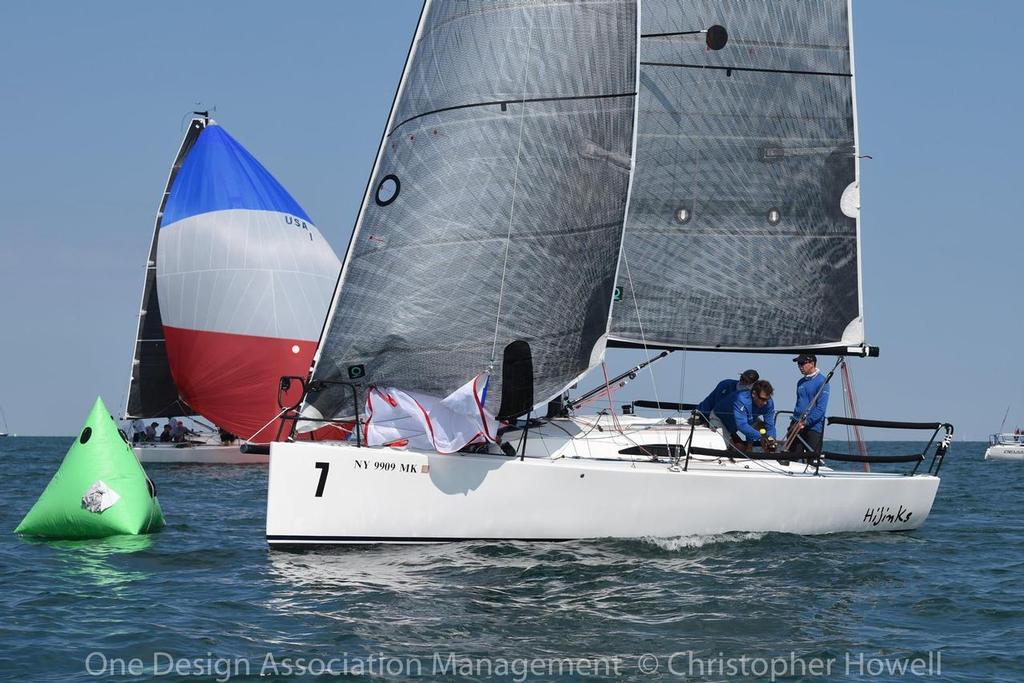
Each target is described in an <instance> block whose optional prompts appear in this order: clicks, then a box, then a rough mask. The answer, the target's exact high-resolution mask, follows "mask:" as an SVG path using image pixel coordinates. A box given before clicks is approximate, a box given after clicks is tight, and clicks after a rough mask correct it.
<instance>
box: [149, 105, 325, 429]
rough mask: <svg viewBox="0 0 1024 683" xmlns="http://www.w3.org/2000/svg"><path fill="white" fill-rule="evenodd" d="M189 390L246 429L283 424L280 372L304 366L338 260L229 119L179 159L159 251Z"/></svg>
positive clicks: (164, 302) (213, 416) (182, 381)
mask: <svg viewBox="0 0 1024 683" xmlns="http://www.w3.org/2000/svg"><path fill="white" fill-rule="evenodd" d="M156 261H157V263H156V273H157V276H156V277H157V285H158V286H157V291H158V295H159V303H160V312H161V315H162V318H163V328H164V334H165V337H166V345H167V355H168V358H169V361H170V367H171V371H172V373H173V376H174V382H175V384H176V386H177V390H178V393H179V394H180V396H181V398H182V399H183V400H185V401H187V402H188V404H189V405H191V406H192V407H193V408H194V409H195V411H196V412H198V413H199V414H201V415H203V416H204V417H206V418H207V419H209V420H211V421H213V422H214V423H216V424H217V425H218V426H220V427H222V428H224V429H226V430H228V431H230V432H232V433H234V434H237V435H239V436H241V437H243V438H247V439H250V440H252V441H256V442H266V441H270V440H272V439H273V438H275V437H276V436H277V434H278V428H279V424H278V422H277V421H276V420H275V417H276V416H277V414H278V412H279V408H278V404H277V399H278V397H277V387H278V380H279V378H280V377H281V376H283V375H304V374H306V372H307V371H308V368H309V364H310V362H311V360H312V358H313V354H314V351H315V349H316V339H317V336H318V334H319V332H320V330H321V327H322V325H323V316H324V313H325V312H326V310H327V308H328V304H329V301H330V296H331V291H332V290H333V286H334V283H335V281H336V279H337V274H338V269H339V267H340V264H339V262H338V259H337V257H336V256H335V255H334V252H333V251H332V250H331V248H330V245H328V244H327V242H326V240H324V238H323V235H321V234H320V231H319V230H317V228H316V226H315V225H314V224H313V221H312V220H311V219H310V217H309V216H308V215H307V214H306V212H305V211H304V210H303V209H302V207H300V206H299V205H298V203H297V202H296V201H295V200H294V199H293V198H292V197H291V195H289V194H288V192H287V191H286V190H285V189H284V188H283V187H282V186H281V185H280V183H278V181H277V180H276V179H274V177H273V176H271V175H270V173H269V172H268V171H267V170H266V169H265V168H264V167H263V166H262V165H261V164H260V163H259V162H258V161H257V160H256V159H255V158H254V157H253V156H252V155H251V154H250V153H249V152H248V151H246V150H245V148H243V147H242V146H241V145H240V144H239V143H238V142H237V141H236V140H234V138H232V137H231V136H230V135H228V133H227V132H225V131H224V129H223V128H221V127H220V126H218V125H216V124H214V123H212V122H211V123H209V125H207V126H206V128H205V129H204V130H203V131H202V132H201V134H200V135H199V137H198V139H197V140H196V141H195V144H194V145H193V146H192V148H191V151H190V152H189V153H188V156H187V157H186V158H185V160H184V162H183V163H182V165H181V169H180V171H178V173H177V176H176V177H175V179H174V182H173V185H172V186H171V191H170V195H169V197H168V199H167V202H166V206H165V208H164V212H163V220H162V223H161V228H160V239H159V245H158V249H157V258H156Z"/></svg>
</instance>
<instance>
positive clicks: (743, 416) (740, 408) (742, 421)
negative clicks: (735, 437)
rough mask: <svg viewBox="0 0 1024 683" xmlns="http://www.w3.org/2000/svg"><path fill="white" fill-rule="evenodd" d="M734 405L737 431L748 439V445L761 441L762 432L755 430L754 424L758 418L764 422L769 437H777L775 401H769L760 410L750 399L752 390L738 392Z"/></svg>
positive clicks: (733, 411) (733, 412) (733, 413)
mask: <svg viewBox="0 0 1024 683" xmlns="http://www.w3.org/2000/svg"><path fill="white" fill-rule="evenodd" d="M734 396H735V398H734V400H733V404H732V415H733V420H735V421H736V429H735V431H737V432H739V433H740V434H743V435H744V436H745V437H747V442H748V443H754V442H757V441H759V440H760V439H761V432H759V431H757V430H756V429H754V425H753V423H754V422H756V421H757V418H761V419H762V420H764V426H765V430H766V431H767V433H768V436H771V437H774V436H775V401H773V400H772V399H768V402H767V403H765V404H764V405H763V406H761V407H760V408H758V407H757V406H755V405H754V400H753V399H752V398H751V397H750V390H749V389H747V390H746V391H737V392H736V393H735V394H734Z"/></svg>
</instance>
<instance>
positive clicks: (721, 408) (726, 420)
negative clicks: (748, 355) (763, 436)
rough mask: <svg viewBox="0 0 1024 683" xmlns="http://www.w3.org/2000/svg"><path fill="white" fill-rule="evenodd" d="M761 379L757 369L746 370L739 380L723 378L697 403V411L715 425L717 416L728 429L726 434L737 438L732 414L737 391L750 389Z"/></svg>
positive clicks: (734, 438)
mask: <svg viewBox="0 0 1024 683" xmlns="http://www.w3.org/2000/svg"><path fill="white" fill-rule="evenodd" d="M758 379H760V376H759V375H758V374H757V370H744V371H743V373H742V374H741V375H740V378H739V380H735V379H723V380H722V381H721V382H719V383H718V385H717V386H716V387H715V388H714V389H712V390H711V393H710V394H708V395H707V398H705V399H704V400H703V401H701V402H700V403H699V404H698V405H697V412H698V413H699V414H700V415H702V416H704V417H705V418H707V420H708V421H709V422H711V423H712V425H713V426H718V425H716V424H714V419H713V418H717V419H718V422H720V423H721V425H722V427H724V428H725V429H726V436H728V437H731V438H732V439H733V440H736V420H734V419H733V416H732V407H733V403H735V401H736V399H735V394H736V392H737V391H750V387H751V386H753V384H754V382H756V381H757V380H758Z"/></svg>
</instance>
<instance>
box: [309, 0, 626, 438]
mask: <svg viewBox="0 0 1024 683" xmlns="http://www.w3.org/2000/svg"><path fill="white" fill-rule="evenodd" d="M636 14H637V8H636V3H635V1H634V0H589V1H584V2H575V3H569V2H564V1H543V0H501V1H493V0H488V1H485V0H461V1H459V0H452V1H448V2H444V1H435V2H430V1H429V0H428V2H426V3H425V5H424V9H423V12H422V14H421V17H420V23H419V26H418V28H417V33H416V36H415V38H414V41H413V45H412V47H411V48H410V55H409V58H408V60H407V63H406V67H405V73H404V75H403V77H402V81H401V83H400V85H399V89H398V92H397V93H396V101H395V104H394V106H393V108H392V112H391V115H390V117H389V121H388V124H387V128H386V130H385V134H384V138H383V140H382V144H381V147H380V151H379V152H378V157H377V161H376V163H375V166H374V170H373V172H372V175H371V179H370V183H369V184H368V186H367V193H366V196H365V197H364V200H363V204H362V208H361V210H360V214H359V217H358V219H357V223H356V227H355V230H354V233H353V237H352V241H351V243H350V245H349V250H348V254H347V255H346V259H345V263H344V266H343V268H342V274H341V277H340V279H339V284H338V289H337V290H336V292H335V298H334V302H333V304H332V312H331V315H329V316H328V326H327V328H326V329H325V333H324V335H323V336H322V338H321V344H320V350H319V352H318V357H317V359H316V361H315V370H314V373H313V380H314V383H313V388H314V390H313V391H311V392H310V394H309V396H308V398H307V406H306V410H305V412H306V414H307V415H315V414H316V413H319V414H320V415H323V416H326V417H328V418H337V417H343V416H348V415H351V414H352V413H353V410H354V406H353V405H352V400H351V394H350V393H349V389H348V388H347V387H339V386H334V385H330V384H327V385H326V386H322V387H320V388H319V390H317V388H318V386H317V381H318V380H328V381H331V380H341V381H348V380H357V381H358V382H359V383H361V384H363V385H370V384H376V385H385V386H396V387H400V388H403V389H407V390H418V391H422V392H426V393H429V394H432V395H437V396H444V395H447V394H448V393H450V392H452V391H453V390H455V389H457V388H458V387H460V386H462V385H463V384H464V383H465V382H466V381H467V380H469V379H470V378H471V377H473V376H474V375H475V374H477V373H480V372H484V371H487V370H488V369H490V372H491V382H490V385H489V391H488V394H487V400H486V402H487V406H488V408H489V409H491V410H492V412H498V406H499V405H500V404H501V400H502V393H503V389H505V387H504V386H503V382H502V364H503V362H502V361H503V354H504V350H505V348H506V347H507V346H509V345H512V344H514V342H526V343H527V344H529V348H530V355H531V356H532V365H533V376H534V395H535V397H536V403H541V402H542V400H546V399H547V398H549V397H551V396H554V395H556V394H558V393H559V392H560V391H561V390H563V389H564V388H565V387H566V386H568V385H569V384H571V383H572V382H573V381H574V380H575V379H576V378H577V377H578V376H580V375H581V374H583V373H584V372H586V371H587V370H588V369H589V368H590V367H592V366H593V365H594V364H595V363H597V362H599V360H600V358H601V355H602V353H603V351H604V345H605V334H606V332H607V327H608V316H609V307H610V303H611V298H612V291H613V288H614V279H615V270H616V264H617V261H618V253H619V249H620V245H621V235H622V226H623V220H624V215H625V207H626V200H627V193H628V187H629V177H630V164H631V154H632V139H633V119H634V104H635V102H634V101H635V91H636V41H637V24H636ZM520 347H521V345H520ZM310 408H312V410H310Z"/></svg>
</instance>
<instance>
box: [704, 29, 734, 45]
mask: <svg viewBox="0 0 1024 683" xmlns="http://www.w3.org/2000/svg"><path fill="white" fill-rule="evenodd" d="M704 40H705V42H706V43H707V46H708V49H709V50H721V49H722V48H723V47H725V44H726V43H728V42H729V32H728V31H726V30H725V27H724V26H719V25H718V24H715V25H714V26H712V27H710V28H709V29H708V30H707V33H706V34H705V36H704Z"/></svg>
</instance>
